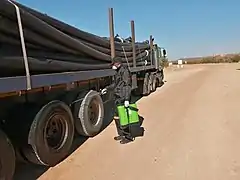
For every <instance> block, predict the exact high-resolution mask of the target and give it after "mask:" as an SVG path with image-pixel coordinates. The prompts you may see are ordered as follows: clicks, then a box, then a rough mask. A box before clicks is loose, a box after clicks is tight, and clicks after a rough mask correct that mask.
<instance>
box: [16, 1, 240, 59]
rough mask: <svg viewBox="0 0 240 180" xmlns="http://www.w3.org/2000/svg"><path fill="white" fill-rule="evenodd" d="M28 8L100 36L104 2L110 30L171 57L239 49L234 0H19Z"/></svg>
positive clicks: (104, 32) (104, 30)
mask: <svg viewBox="0 0 240 180" xmlns="http://www.w3.org/2000/svg"><path fill="white" fill-rule="evenodd" d="M19 2H20V3H23V4H25V5H27V6H29V7H31V8H34V9H37V10H39V11H41V12H45V13H47V14H48V15H50V16H53V17H55V18H57V19H59V20H62V21H64V22H67V23H68V24H71V25H74V26H76V27H78V28H80V29H82V30H85V31H88V32H91V33H93V34H96V35H99V36H108V35H109V28H108V8H109V7H113V8H114V18H115V19H114V20H115V33H118V34H120V35H121V36H123V37H128V36H129V35H130V34H131V31H130V20H134V21H135V28H136V38H137V40H138V41H142V40H146V39H148V38H149V35H150V34H152V35H153V36H154V38H155V42H156V43H158V44H159V45H160V46H163V47H165V48H166V49H167V51H168V56H169V58H170V59H176V58H181V57H189V56H204V55H211V54H214V53H228V52H240V23H239V19H240V10H239V7H240V1H239V0H201V1H200V0H181V1H180V0H165V1H163V0H151V1H143V0H142V2H141V0H132V1H129V2H128V1H127V0H121V1H120V0H68V1H66V0H61V1H59V0H58V1H57V0H19Z"/></svg>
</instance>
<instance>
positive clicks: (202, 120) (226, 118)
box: [39, 64, 240, 180]
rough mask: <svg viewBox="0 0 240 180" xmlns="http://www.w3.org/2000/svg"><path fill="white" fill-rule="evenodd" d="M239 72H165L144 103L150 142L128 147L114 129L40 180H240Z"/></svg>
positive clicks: (230, 68)
mask: <svg viewBox="0 0 240 180" xmlns="http://www.w3.org/2000/svg"><path fill="white" fill-rule="evenodd" d="M237 69H240V64H231V65H194V66H192V65H191V66H188V67H185V68H184V69H182V70H175V71H174V70H171V69H168V70H167V71H166V81H167V82H166V83H165V85H164V86H163V87H162V88H160V89H159V90H158V91H157V92H155V93H153V94H152V95H150V96H148V97H146V98H142V99H141V100H140V101H139V102H138V106H139V108H140V115H141V116H142V117H143V118H144V122H143V127H144V128H145V134H144V137H141V138H137V139H136V141H135V142H134V143H131V144H127V145H121V144H119V143H118V142H115V141H114V140H113V139H112V138H113V136H114V135H115V133H116V132H115V125H114V124H111V125H109V126H108V128H106V130H104V131H103V132H102V133H101V134H100V135H98V136H97V137H95V138H93V139H90V140H88V141H86V142H85V143H84V144H83V145H82V146H81V147H80V148H78V149H77V150H76V151H75V152H74V153H73V154H72V155H71V156H70V157H68V158H67V159H66V160H65V161H64V162H62V163H61V164H59V165H58V166H57V167H54V168H51V169H49V170H48V171H46V172H45V173H44V174H42V175H41V176H40V177H39V179H40V180H53V179H56V180H66V179H71V180H79V179H83V180H239V179H240V141H239V138H240V70H237Z"/></svg>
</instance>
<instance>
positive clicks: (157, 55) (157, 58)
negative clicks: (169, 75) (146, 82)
mask: <svg viewBox="0 0 240 180" xmlns="http://www.w3.org/2000/svg"><path fill="white" fill-rule="evenodd" d="M153 58H154V60H153V62H154V65H155V68H156V69H158V70H159V71H161V70H163V69H164V66H165V63H166V61H167V51H166V50H165V49H164V48H162V47H159V46H158V45H157V44H154V45H153Z"/></svg>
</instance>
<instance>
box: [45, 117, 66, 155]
mask: <svg viewBox="0 0 240 180" xmlns="http://www.w3.org/2000/svg"><path fill="white" fill-rule="evenodd" d="M65 118H66V117H64V115H62V114H60V113H57V112H56V113H54V114H53V115H52V116H50V117H49V119H48V121H47V125H46V129H45V133H44V135H45V140H46V143H47V145H48V147H49V149H50V150H51V151H57V150H58V149H60V148H61V147H62V146H63V145H64V142H65V139H66V134H67V131H68V129H67V124H66V119H65Z"/></svg>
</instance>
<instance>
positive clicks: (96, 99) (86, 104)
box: [74, 90, 104, 137]
mask: <svg viewBox="0 0 240 180" xmlns="http://www.w3.org/2000/svg"><path fill="white" fill-rule="evenodd" d="M80 97H81V95H80ZM74 111H75V112H74V120H75V127H76V131H77V132H78V134H79V135H82V136H87V137H93V136H96V135H97V134H98V133H99V132H100V131H101V129H102V126H103V118H104V106H103V101H102V98H101V96H100V95H99V93H98V92H96V91H93V90H91V91H89V92H88V93H87V94H86V95H85V97H84V98H83V100H82V102H79V103H76V104H75V105H74Z"/></svg>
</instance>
